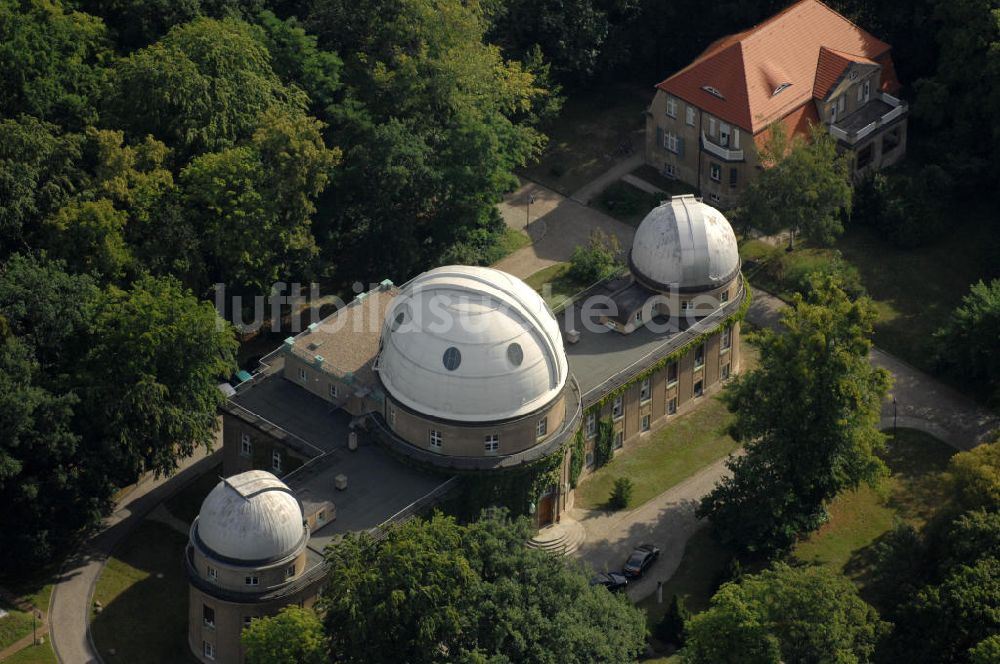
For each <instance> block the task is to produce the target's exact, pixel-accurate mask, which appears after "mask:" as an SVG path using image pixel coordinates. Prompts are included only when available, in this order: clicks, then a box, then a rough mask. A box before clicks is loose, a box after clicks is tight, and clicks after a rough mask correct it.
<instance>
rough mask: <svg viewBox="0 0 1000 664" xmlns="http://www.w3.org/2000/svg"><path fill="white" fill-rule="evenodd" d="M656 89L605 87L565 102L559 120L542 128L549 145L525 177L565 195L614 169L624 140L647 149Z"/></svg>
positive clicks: (635, 146) (582, 93) (599, 87)
mask: <svg viewBox="0 0 1000 664" xmlns="http://www.w3.org/2000/svg"><path fill="white" fill-rule="evenodd" d="M652 99H653V90H652V89H651V88H647V87H645V86H638V85H613V84H609V85H601V86H598V88H597V89H596V90H593V91H587V92H581V93H579V94H577V95H575V96H574V97H571V98H569V99H567V100H566V102H565V104H564V105H563V108H562V111H561V112H560V114H559V117H558V118H556V119H555V121H554V122H552V123H551V125H550V126H548V127H545V128H543V131H544V132H545V133H546V134H547V135H548V137H549V143H548V146H547V147H546V149H545V152H543V153H542V155H541V158H540V159H539V161H538V162H537V163H535V164H532V165H531V166H529V167H527V168H525V169H524V174H525V175H527V176H528V177H529V178H531V179H532V180H535V181H537V182H540V183H542V184H543V185H545V186H546V187H549V188H550V189H554V190H556V191H558V192H559V193H561V194H564V195H566V196H568V195H570V194H572V193H573V192H574V191H576V190H577V189H579V188H580V187H582V186H583V185H585V184H587V183H588V182H590V181H591V180H593V179H594V178H596V177H597V176H598V175H600V174H601V173H603V172H605V171H606V170H608V169H609V168H611V167H612V166H613V165H614V164H615V163H616V161H618V160H619V159H621V157H615V156H614V155H615V151H616V150H617V148H618V146H619V145H620V144H621V143H622V142H623V141H629V140H631V142H632V149H633V150H634V151H635V152H641V151H642V149H643V139H644V131H645V127H646V118H645V115H644V113H645V111H646V107H647V106H649V103H650V101H652Z"/></svg>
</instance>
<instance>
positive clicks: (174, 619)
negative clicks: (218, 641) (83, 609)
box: [91, 521, 196, 664]
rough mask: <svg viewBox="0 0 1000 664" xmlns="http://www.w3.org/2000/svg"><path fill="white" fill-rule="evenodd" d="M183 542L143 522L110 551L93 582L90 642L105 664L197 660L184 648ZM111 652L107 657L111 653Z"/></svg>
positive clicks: (178, 536) (182, 538) (177, 535)
mask: <svg viewBox="0 0 1000 664" xmlns="http://www.w3.org/2000/svg"><path fill="white" fill-rule="evenodd" d="M186 544H187V538H186V537H185V536H184V535H182V534H180V533H178V532H176V531H175V530H173V529H171V528H170V527H168V526H165V525H163V524H160V523H157V522H155V521H143V522H142V523H141V524H140V525H139V526H138V527H137V528H136V529H135V530H134V531H132V533H130V534H129V536H128V537H127V538H126V539H125V540H124V541H123V542H122V543H121V544H120V545H119V546H118V548H117V549H116V550H115V551H114V556H113V557H112V558H111V559H110V560H108V564H107V566H106V567H105V568H104V571H103V572H102V573H101V576H100V578H98V580H97V586H96V588H95V589H94V599H95V600H97V601H99V602H101V604H102V605H103V606H104V610H103V611H101V613H95V614H94V615H93V617H92V624H91V630H92V633H93V635H94V643H95V644H96V645H97V648H98V650H100V652H101V655H102V656H103V657H104V661H105V662H107V664H113V663H114V662H144V663H145V664H161V663H162V664H167V663H168V662H169V663H171V664H178V663H184V662H194V661H196V660H195V659H194V657H193V656H192V655H191V654H190V653H189V651H188V646H187V622H188V620H187V618H188V590H187V588H188V586H187V580H186V579H185V577H184V568H183V562H182V561H183V558H182V556H183V553H184V547H185V545H186ZM112 648H113V649H114V650H115V651H116V654H115V655H114V656H111V655H109V654H108V653H109V651H110V650H111V649H112Z"/></svg>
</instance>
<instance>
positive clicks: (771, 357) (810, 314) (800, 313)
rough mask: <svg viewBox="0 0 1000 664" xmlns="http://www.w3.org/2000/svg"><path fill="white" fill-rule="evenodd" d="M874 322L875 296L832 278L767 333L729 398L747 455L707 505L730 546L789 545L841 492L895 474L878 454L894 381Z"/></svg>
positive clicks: (703, 513)
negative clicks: (753, 365) (880, 361)
mask: <svg viewBox="0 0 1000 664" xmlns="http://www.w3.org/2000/svg"><path fill="white" fill-rule="evenodd" d="M874 319H875V314H874V311H873V310H872V306H871V303H870V301H868V300H867V299H866V298H858V299H857V300H854V301H851V300H850V299H849V298H848V297H847V295H846V294H845V293H844V292H843V291H842V290H841V289H840V288H838V287H837V284H836V282H835V281H834V280H832V279H830V278H824V279H823V280H822V281H818V282H817V283H816V284H814V286H813V288H812V289H811V290H810V295H809V299H808V300H806V299H803V298H802V297H801V296H799V295H796V297H795V301H794V305H793V306H792V308H790V309H789V310H788V312H787V313H786V314H785V315H784V317H783V319H782V325H783V326H784V328H785V330H784V331H783V332H782V333H776V332H773V331H765V332H763V333H762V335H761V336H760V338H759V343H760V349H761V353H760V366H759V367H758V368H757V369H755V370H753V371H751V372H750V373H748V374H746V375H745V376H742V377H740V378H739V379H738V380H737V381H736V382H734V383H733V384H732V385H731V386H730V387H728V388H727V389H726V392H725V394H724V398H725V400H726V403H727V405H728V406H729V408H730V409H732V410H734V411H736V419H735V422H734V424H733V427H732V433H733V435H734V437H736V438H737V439H738V440H740V441H742V442H743V443H744V445H745V450H746V454H744V455H741V456H737V457H734V458H733V459H731V460H730V461H729V462H728V466H729V468H730V469H731V470H732V471H733V475H732V477H729V478H726V479H724V480H722V481H721V482H720V483H719V484H717V485H716V487H715V489H714V490H713V491H712V492H711V493H710V494H709V495H708V496H706V497H705V498H704V499H703V500H702V503H701V505H700V507H699V509H698V515H699V516H700V517H703V518H708V519H710V520H711V522H712V525H713V526H714V528H715V530H716V532H717V533H718V535H719V536H721V538H722V539H723V540H724V541H725V542H727V543H728V544H730V545H732V546H734V547H735V548H737V549H738V550H741V551H744V552H754V553H762V554H772V553H774V552H777V551H782V550H785V549H787V548H788V547H789V546H791V545H792V543H794V542H795V539H796V538H797V537H798V536H799V535H802V534H804V533H808V532H809V531H811V530H813V529H815V528H816V527H818V526H819V525H820V524H821V523H822V522H823V521H824V519H825V511H824V510H825V505H826V503H827V502H828V501H830V500H832V499H833V498H834V497H836V496H837V494H839V493H840V492H841V491H844V490H846V489H853V488H855V487H857V486H858V485H859V484H861V483H862V482H874V481H876V480H877V479H878V478H879V477H881V476H882V475H883V474H884V473H885V472H886V471H885V465H884V464H883V463H882V461H881V460H880V459H879V458H878V456H876V453H877V452H878V451H879V450H880V449H881V448H882V446H883V445H884V440H885V436H884V435H883V434H882V433H880V431H879V426H878V425H879V417H880V412H881V402H882V398H883V397H884V396H885V394H886V392H887V390H888V388H889V384H890V378H889V374H888V373H887V372H886V371H884V370H882V369H875V368H873V367H872V366H871V364H870V363H869V362H868V351H869V349H870V348H871V340H870V335H871V331H872V323H873V321H874Z"/></svg>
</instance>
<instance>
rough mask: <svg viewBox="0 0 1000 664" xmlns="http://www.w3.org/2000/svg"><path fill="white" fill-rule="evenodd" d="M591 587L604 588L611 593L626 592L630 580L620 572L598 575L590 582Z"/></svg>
mask: <svg viewBox="0 0 1000 664" xmlns="http://www.w3.org/2000/svg"><path fill="white" fill-rule="evenodd" d="M590 585H592V586H604V587H605V588H607V589H608V590H610V591H611V592H613V593H616V592H621V591H623V590H625V586H627V585H628V579H626V578H625V577H624V576H622V575H621V574H619V573H618V572H609V573H607V574H596V575H595V576H594V578H592V579H591V580H590Z"/></svg>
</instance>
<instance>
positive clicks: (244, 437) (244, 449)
mask: <svg viewBox="0 0 1000 664" xmlns="http://www.w3.org/2000/svg"><path fill="white" fill-rule="evenodd" d="M252 454H253V443H252V442H251V441H250V434H248V433H242V434H240V455H241V456H245V457H248V456H251V455H252Z"/></svg>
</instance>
